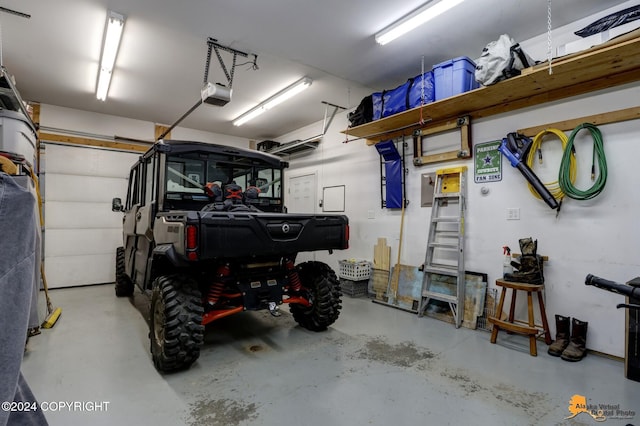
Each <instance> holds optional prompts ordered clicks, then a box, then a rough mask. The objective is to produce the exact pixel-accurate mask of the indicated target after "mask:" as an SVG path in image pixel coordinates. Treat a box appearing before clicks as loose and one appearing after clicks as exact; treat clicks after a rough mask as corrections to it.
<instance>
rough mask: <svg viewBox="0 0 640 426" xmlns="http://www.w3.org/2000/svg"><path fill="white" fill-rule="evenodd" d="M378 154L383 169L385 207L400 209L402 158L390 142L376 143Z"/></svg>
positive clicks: (394, 145)
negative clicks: (381, 160) (382, 163)
mask: <svg viewBox="0 0 640 426" xmlns="http://www.w3.org/2000/svg"><path fill="white" fill-rule="evenodd" d="M375 147H376V149H377V150H378V153H379V154H380V156H381V157H382V159H383V161H384V168H385V189H386V199H385V201H386V202H385V206H386V207H387V208H389V209H399V208H402V173H403V166H402V157H401V156H400V153H399V152H398V149H397V148H396V144H394V143H393V141H392V140H388V141H384V142H380V143H377V144H376V145H375Z"/></svg>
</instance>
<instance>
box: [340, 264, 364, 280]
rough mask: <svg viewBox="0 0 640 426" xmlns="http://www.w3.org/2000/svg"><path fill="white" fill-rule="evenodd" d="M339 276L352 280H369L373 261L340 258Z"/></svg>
mask: <svg viewBox="0 0 640 426" xmlns="http://www.w3.org/2000/svg"><path fill="white" fill-rule="evenodd" d="M338 263H339V264H340V271H339V272H338V276H339V277H340V278H346V279H348V280H352V281H362V280H368V279H369V277H370V276H371V263H369V262H367V261H366V260H358V261H350V260H340V261H338Z"/></svg>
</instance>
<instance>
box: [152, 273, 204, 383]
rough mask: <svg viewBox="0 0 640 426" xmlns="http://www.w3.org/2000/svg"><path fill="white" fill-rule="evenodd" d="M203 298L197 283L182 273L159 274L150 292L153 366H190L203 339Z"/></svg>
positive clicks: (163, 368)
mask: <svg viewBox="0 0 640 426" xmlns="http://www.w3.org/2000/svg"><path fill="white" fill-rule="evenodd" d="M203 312H204V310H203V308H202V300H201V295H200V290H199V289H198V285H197V283H196V282H195V281H194V280H193V279H191V278H189V277H185V276H181V275H165V276H161V277H158V278H157V279H156V280H155V281H154V283H153V292H152V295H151V321H150V327H149V328H150V333H149V337H150V339H151V356H152V358H153V363H154V364H155V366H156V369H158V371H161V372H171V371H176V370H183V369H186V368H189V367H190V366H191V364H193V363H194V362H195V361H196V360H197V359H198V357H199V356H200V347H201V346H202V343H203V341H204V326H203V325H202V314H203Z"/></svg>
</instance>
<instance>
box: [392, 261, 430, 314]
mask: <svg viewBox="0 0 640 426" xmlns="http://www.w3.org/2000/svg"><path fill="white" fill-rule="evenodd" d="M396 268H398V270H397V271H396ZM396 273H397V274H398V275H397V279H398V283H397V289H396V303H395V304H396V305H397V306H398V307H399V308H402V309H405V310H408V311H413V312H417V311H418V304H419V303H420V292H421V291H422V273H421V272H420V270H419V269H418V267H417V266H410V265H396V266H393V267H392V268H391V276H394V274H396ZM392 285H393V283H392V280H389V287H390V289H389V290H388V292H389V291H393V289H392V288H391V286H392Z"/></svg>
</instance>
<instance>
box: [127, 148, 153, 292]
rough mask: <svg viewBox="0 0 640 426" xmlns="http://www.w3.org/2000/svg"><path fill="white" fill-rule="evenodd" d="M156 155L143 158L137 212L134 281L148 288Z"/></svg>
mask: <svg viewBox="0 0 640 426" xmlns="http://www.w3.org/2000/svg"><path fill="white" fill-rule="evenodd" d="M155 165H156V155H155V154H154V155H151V156H149V157H147V158H143V160H142V161H141V162H140V165H139V170H138V173H139V175H138V179H139V182H140V184H141V189H140V195H141V196H140V202H139V205H138V206H137V209H136V213H135V231H134V232H135V241H136V249H135V256H134V276H133V277H132V278H133V280H134V282H135V283H136V284H138V286H140V288H143V289H144V288H146V286H147V281H148V279H149V276H150V271H149V265H150V264H151V263H150V259H151V251H152V250H153V246H154V244H153V220H154V217H155V213H156V195H155V194H156V189H157V188H156V186H157V185H156V179H155V173H156V167H155Z"/></svg>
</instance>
